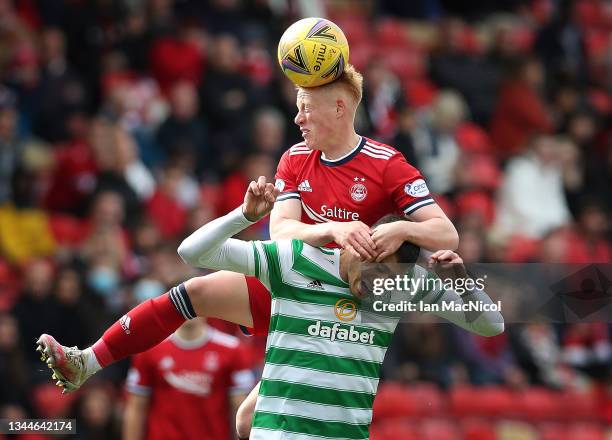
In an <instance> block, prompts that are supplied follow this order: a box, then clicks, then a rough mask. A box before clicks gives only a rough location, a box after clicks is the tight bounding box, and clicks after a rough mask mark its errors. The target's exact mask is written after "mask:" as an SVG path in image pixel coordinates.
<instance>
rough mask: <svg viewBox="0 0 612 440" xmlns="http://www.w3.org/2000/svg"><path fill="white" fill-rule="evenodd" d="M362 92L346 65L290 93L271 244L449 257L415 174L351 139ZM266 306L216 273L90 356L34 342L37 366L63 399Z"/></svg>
mask: <svg viewBox="0 0 612 440" xmlns="http://www.w3.org/2000/svg"><path fill="white" fill-rule="evenodd" d="M361 94H362V77H361V74H359V73H358V72H357V71H356V70H355V69H354V68H353V67H352V66H347V67H346V68H345V71H344V73H343V74H342V76H341V77H340V78H339V79H337V80H336V81H334V82H332V83H330V84H326V85H324V86H320V87H316V88H308V89H306V88H300V89H298V94H297V101H296V103H297V108H298V113H297V116H296V118H295V122H296V124H297V125H298V126H299V127H300V130H301V132H302V135H303V138H304V142H303V143H301V144H297V145H295V146H293V147H292V148H291V149H289V150H288V151H287V152H286V153H285V154H284V156H283V158H282V159H281V162H280V164H279V167H278V172H277V176H276V177H277V180H276V191H278V190H280V191H281V192H282V194H281V195H280V196H279V197H278V203H276V204H275V205H274V209H273V211H272V214H271V218H270V235H271V237H272V238H273V239H275V240H276V239H282V238H297V239H301V240H303V241H305V242H307V243H309V244H311V245H315V246H324V245H330V246H331V245H334V246H340V247H343V248H344V249H346V250H348V251H349V252H353V253H354V254H356V255H360V256H361V257H363V258H364V259H366V260H370V261H373V260H376V261H381V260H382V259H384V258H385V257H386V256H388V255H390V254H392V253H394V252H395V251H396V250H397V249H398V248H399V246H400V245H401V244H402V243H403V242H404V241H410V242H412V243H414V244H416V245H418V246H419V247H421V248H424V249H429V250H437V249H450V250H454V249H456V247H457V245H458V236H457V231H456V230H455V228H454V226H453V224H452V223H451V222H450V220H449V219H448V218H447V217H446V215H445V214H444V212H443V211H442V209H440V207H439V206H438V205H437V204H436V203H435V201H434V200H433V199H432V198H431V196H430V194H429V190H428V189H427V185H426V183H425V180H424V179H423V177H422V176H421V174H420V173H419V171H418V170H416V169H415V168H414V167H413V166H411V165H409V164H408V163H407V162H406V160H405V159H404V158H403V156H402V155H401V153H399V152H398V151H397V150H395V149H394V148H392V147H390V146H387V145H384V144H381V143H379V142H376V141H374V140H371V139H367V138H365V137H362V136H360V135H358V134H357V133H356V132H355V128H354V120H355V113H356V111H357V106H358V105H359V102H360V101H361ZM264 183H265V180H264ZM261 188H262V187H261V185H260V183H259V182H251V186H250V188H249V191H253V192H254V193H255V194H256V195H259V193H260V191H263V189H261ZM393 212H395V213H403V214H404V215H406V216H407V217H408V218H409V219H410V220H412V222H395V223H390V224H384V225H381V226H379V227H377V228H376V229H375V230H372V229H371V228H370V227H369V226H368V223H370V224H372V222H373V221H375V220H376V219H377V218H378V217H381V216H382V215H384V214H388V213H393ZM270 304H271V300H270V295H269V293H268V292H267V290H266V289H265V288H264V286H263V285H262V284H261V283H260V282H259V281H258V280H257V279H255V278H253V277H245V276H244V275H241V274H238V273H235V272H229V271H219V272H215V273H212V274H210V275H207V276H205V277H198V278H193V279H191V280H189V281H187V282H186V283H184V284H181V285H180V286H177V287H175V288H173V289H172V290H171V291H170V292H169V293H168V294H167V295H162V296H161V297H159V298H155V299H153V300H151V301H150V302H147V303H143V304H141V305H140V306H138V307H137V308H136V309H133V310H131V311H130V312H128V314H126V315H125V316H124V318H122V320H120V321H118V322H116V323H115V324H114V325H113V326H111V328H110V329H109V330H107V331H106V332H105V333H104V335H103V336H102V338H100V340H99V341H98V342H96V344H94V345H93V346H92V347H90V348H89V349H86V350H78V349H71V348H68V347H64V346H61V345H60V344H59V343H58V342H57V341H55V340H54V339H53V338H52V337H50V336H49V335H43V336H41V338H40V339H39V341H38V344H39V349H40V350H42V351H43V358H44V359H45V360H46V361H47V362H48V363H49V364H50V365H51V366H52V368H54V372H55V371H57V372H59V373H60V376H62V377H61V378H60V380H59V381H58V383H60V384H61V385H62V386H64V387H65V389H66V391H72V390H74V389H77V388H78V387H80V386H81V384H82V383H84V381H85V380H87V378H88V377H90V375H91V374H94V373H95V371H97V370H98V369H99V368H103V367H105V366H106V365H108V364H110V363H112V362H115V361H117V360H118V359H121V358H123V357H125V356H127V355H129V354H133V353H137V352H139V351H143V350H145V349H147V348H149V347H151V346H152V345H155V344H156V343H157V342H159V341H160V340H163V339H164V338H165V337H166V336H167V335H168V334H170V333H171V332H172V331H174V330H175V329H176V328H177V327H178V326H179V325H180V324H181V323H182V320H184V319H189V318H193V317H195V316H196V315H197V316H201V317H205V318H209V317H214V318H220V319H224V320H226V321H230V322H234V323H236V324H239V325H241V326H243V327H247V328H250V329H251V333H254V334H266V333H267V329H268V327H269V320H270ZM177 309H178V310H179V311H180V312H181V314H180V316H178V315H177V314H176V310H177ZM130 321H133V322H136V323H137V324H138V327H139V331H138V332H134V331H130V329H129V324H130ZM94 354H95V356H94ZM73 360H75V361H74V362H73ZM56 375H57V374H56ZM58 377H59V376H58ZM254 397H255V394H254V393H251V395H250V396H249V397H248V398H247V399H246V401H245V402H244V403H243V406H242V407H241V411H239V415H240V416H239V417H237V425H238V431H239V434H240V435H241V436H242V437H248V430H249V428H250V424H249V423H248V420H249V410H250V408H251V407H252V406H254ZM245 421H246V422H245ZM245 434H246V435H245Z"/></svg>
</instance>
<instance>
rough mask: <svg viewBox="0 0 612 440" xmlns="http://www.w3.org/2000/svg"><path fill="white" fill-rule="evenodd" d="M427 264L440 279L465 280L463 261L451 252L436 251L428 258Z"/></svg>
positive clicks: (465, 273)
mask: <svg viewBox="0 0 612 440" xmlns="http://www.w3.org/2000/svg"><path fill="white" fill-rule="evenodd" d="M428 264H429V267H430V269H432V270H433V271H434V272H435V273H436V274H438V276H439V277H441V278H465V277H467V276H468V274H467V272H466V270H465V266H464V265H463V259H462V258H461V257H460V256H459V255H458V254H457V253H456V252H453V251H449V250H441V251H436V252H434V253H433V254H431V255H430V256H429V260H428Z"/></svg>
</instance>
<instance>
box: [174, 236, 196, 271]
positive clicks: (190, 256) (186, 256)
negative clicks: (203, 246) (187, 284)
mask: <svg viewBox="0 0 612 440" xmlns="http://www.w3.org/2000/svg"><path fill="white" fill-rule="evenodd" d="M176 251H177V253H178V254H179V256H180V257H181V259H182V260H183V261H184V262H185V263H187V264H190V265H192V266H195V265H196V263H197V261H198V254H197V252H195V250H194V249H193V247H192V246H190V244H189V242H188V241H187V240H183V242H182V243H181V244H180V245H179V247H178V249H177V250H176Z"/></svg>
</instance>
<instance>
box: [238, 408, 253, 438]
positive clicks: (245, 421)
mask: <svg viewBox="0 0 612 440" xmlns="http://www.w3.org/2000/svg"><path fill="white" fill-rule="evenodd" d="M252 422H253V411H252V410H251V408H249V405H247V404H246V403H245V402H243V403H242V404H241V405H240V407H239V408H238V411H237V412H236V433H237V434H238V438H241V439H247V438H249V435H251V423H252Z"/></svg>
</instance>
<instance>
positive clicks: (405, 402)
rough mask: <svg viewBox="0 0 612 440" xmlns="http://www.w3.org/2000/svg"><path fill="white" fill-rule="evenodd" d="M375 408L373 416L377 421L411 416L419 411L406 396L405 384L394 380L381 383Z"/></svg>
mask: <svg viewBox="0 0 612 440" xmlns="http://www.w3.org/2000/svg"><path fill="white" fill-rule="evenodd" d="M373 410H374V415H373V418H374V420H376V421H381V420H385V419H392V418H401V417H411V416H414V415H415V414H416V413H417V408H416V405H415V403H414V402H413V401H411V400H410V399H407V398H406V390H405V388H404V386H403V385H400V384H397V383H393V382H385V383H383V384H381V385H380V387H379V388H378V393H377V394H376V399H375V400H374V409H373Z"/></svg>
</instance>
